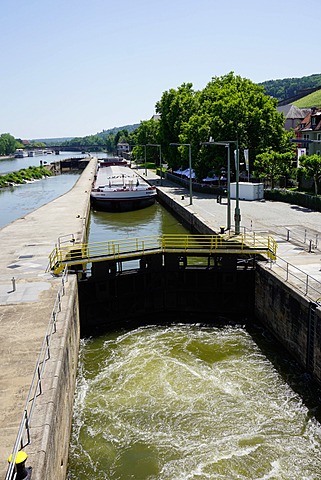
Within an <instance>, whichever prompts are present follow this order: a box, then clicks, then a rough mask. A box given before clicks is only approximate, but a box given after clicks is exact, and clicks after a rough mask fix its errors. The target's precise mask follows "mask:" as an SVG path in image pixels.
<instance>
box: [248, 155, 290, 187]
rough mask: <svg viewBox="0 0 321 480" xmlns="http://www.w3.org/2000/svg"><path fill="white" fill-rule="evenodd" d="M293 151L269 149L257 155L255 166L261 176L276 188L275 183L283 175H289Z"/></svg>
mask: <svg viewBox="0 0 321 480" xmlns="http://www.w3.org/2000/svg"><path fill="white" fill-rule="evenodd" d="M292 160H293V153H291V152H286V153H279V152H274V151H273V150H271V149H270V150H268V151H266V152H264V153H260V154H259V155H257V157H256V159H255V161H254V168H255V170H256V172H257V174H258V176H259V177H260V178H267V179H268V180H270V182H271V187H272V188H274V183H275V181H277V180H278V179H279V178H280V177H281V176H282V175H288V174H289V173H290V171H291V169H292Z"/></svg>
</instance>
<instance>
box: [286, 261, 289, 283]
mask: <svg viewBox="0 0 321 480" xmlns="http://www.w3.org/2000/svg"><path fill="white" fill-rule="evenodd" d="M288 279H289V262H286V281H288Z"/></svg>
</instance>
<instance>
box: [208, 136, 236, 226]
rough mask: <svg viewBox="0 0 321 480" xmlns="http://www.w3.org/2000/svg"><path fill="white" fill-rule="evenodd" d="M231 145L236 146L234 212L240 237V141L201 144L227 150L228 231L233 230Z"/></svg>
mask: <svg viewBox="0 0 321 480" xmlns="http://www.w3.org/2000/svg"><path fill="white" fill-rule="evenodd" d="M231 143H234V144H236V168H235V170H236V172H235V173H236V195H235V197H236V205H235V212H234V220H235V234H236V235H239V233H240V223H241V211H240V205H239V170H240V161H239V142H238V140H222V141H220V142H214V140H211V141H209V142H201V145H224V147H226V148H227V229H228V230H230V228H231V155H230V146H231Z"/></svg>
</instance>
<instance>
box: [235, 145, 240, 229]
mask: <svg viewBox="0 0 321 480" xmlns="http://www.w3.org/2000/svg"><path fill="white" fill-rule="evenodd" d="M235 143H236V206H235V217H234V218H235V234H236V235H239V233H240V223H241V213H240V203H239V199H240V198H239V197H240V192H239V174H240V159H239V142H238V140H236V142H235Z"/></svg>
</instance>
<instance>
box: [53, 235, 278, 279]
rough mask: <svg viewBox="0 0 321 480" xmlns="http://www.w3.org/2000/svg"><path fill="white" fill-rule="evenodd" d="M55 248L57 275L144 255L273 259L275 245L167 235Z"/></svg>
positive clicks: (266, 239) (247, 238)
mask: <svg viewBox="0 0 321 480" xmlns="http://www.w3.org/2000/svg"><path fill="white" fill-rule="evenodd" d="M71 243H72V245H68V246H67V245H66V246H65V245H64V246H56V248H55V249H54V250H53V251H52V253H51V254H50V256H49V270H51V271H52V272H53V273H54V274H56V275H58V274H59V273H61V272H62V271H63V269H64V268H65V266H68V267H72V266H76V265H85V264H87V263H93V262H106V261H126V260H133V259H137V258H141V257H143V256H146V255H153V254H159V253H163V254H165V253H172V254H178V255H183V256H190V257H193V256H194V257H195V256H199V257H202V256H203V257H205V256H207V257H208V256H214V255H224V254H225V255H226V254H229V255H242V256H243V255H244V256H253V255H263V256H265V257H267V259H269V260H275V259H276V249H277V243H276V241H275V240H274V238H273V237H271V236H262V235H257V234H255V233H251V234H248V233H247V234H244V235H229V234H222V235H189V234H187V235H180V234H167V235H157V236H146V237H140V238H128V239H124V240H109V241H106V242H97V243H90V244H88V243H84V244H75V243H74V242H72V241H71Z"/></svg>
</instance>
